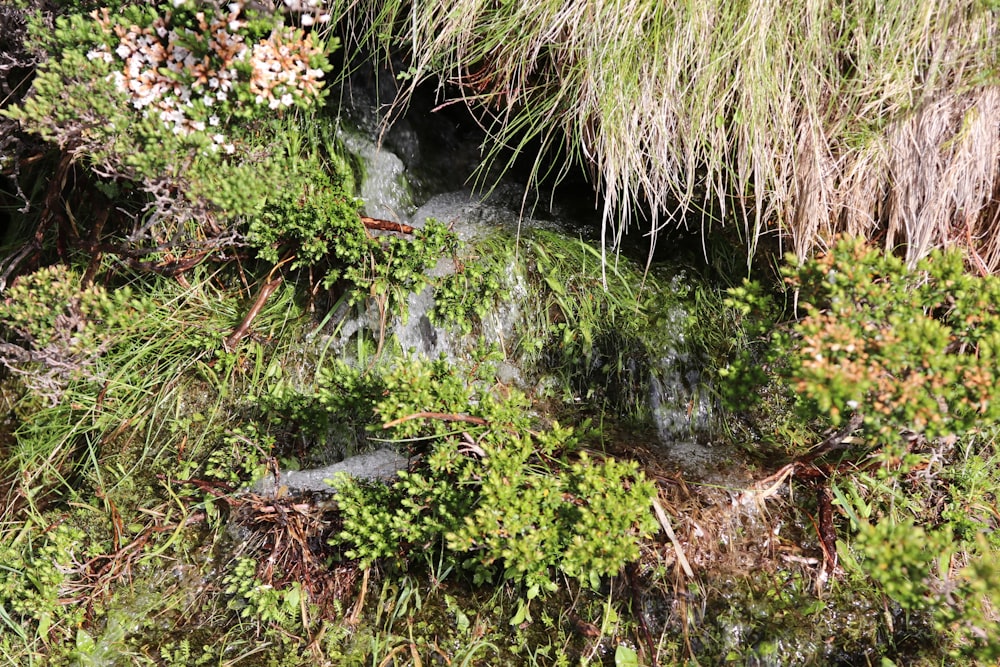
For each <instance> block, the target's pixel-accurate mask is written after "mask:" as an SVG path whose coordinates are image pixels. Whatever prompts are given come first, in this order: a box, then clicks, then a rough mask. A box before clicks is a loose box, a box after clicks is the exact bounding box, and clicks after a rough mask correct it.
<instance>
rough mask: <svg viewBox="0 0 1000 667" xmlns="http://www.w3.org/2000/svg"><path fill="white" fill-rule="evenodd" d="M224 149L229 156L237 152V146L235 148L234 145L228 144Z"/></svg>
mask: <svg viewBox="0 0 1000 667" xmlns="http://www.w3.org/2000/svg"><path fill="white" fill-rule="evenodd" d="M222 148H223V149H224V150H225V151H226V153H228V154H229V155H232V154H233V153H235V152H236V146H233V145H232V144H226V145H225V146H223V147H222Z"/></svg>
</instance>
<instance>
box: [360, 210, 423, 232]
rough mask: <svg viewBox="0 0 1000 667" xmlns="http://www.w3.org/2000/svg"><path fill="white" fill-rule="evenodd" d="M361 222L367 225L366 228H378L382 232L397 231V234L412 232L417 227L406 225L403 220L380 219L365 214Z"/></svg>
mask: <svg viewBox="0 0 1000 667" xmlns="http://www.w3.org/2000/svg"><path fill="white" fill-rule="evenodd" d="M361 223H362V224H363V225H364V226H365V229H377V230H379V231H382V232H396V233H397V234H412V233H413V232H415V231H416V229H417V228H416V227H411V226H410V225H404V224H403V223H401V222H392V221H391V220H379V219H378V218H369V217H368V216H365V215H362V216H361Z"/></svg>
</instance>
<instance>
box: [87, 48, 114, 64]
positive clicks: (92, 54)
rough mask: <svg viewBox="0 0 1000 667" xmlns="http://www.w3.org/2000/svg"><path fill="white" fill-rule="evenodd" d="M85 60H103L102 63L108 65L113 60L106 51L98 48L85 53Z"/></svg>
mask: <svg viewBox="0 0 1000 667" xmlns="http://www.w3.org/2000/svg"><path fill="white" fill-rule="evenodd" d="M87 60H103V61H104V62H106V63H109V62H111V61H112V60H113V58H112V57H111V54H110V53H108V52H107V50H105V49H104V48H99V49H91V50H90V51H87Z"/></svg>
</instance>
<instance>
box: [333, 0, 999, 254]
mask: <svg viewBox="0 0 1000 667" xmlns="http://www.w3.org/2000/svg"><path fill="white" fill-rule="evenodd" d="M340 5H341V7H340V13H341V15H343V16H345V17H346V19H347V25H348V26H349V32H351V33H352V35H353V39H355V40H356V41H357V45H361V44H367V45H369V46H374V47H375V48H376V52H385V51H386V50H389V49H392V48H393V47H399V46H405V47H406V48H408V49H409V52H410V53H411V54H412V68H411V70H410V71H409V72H408V73H407V74H408V75H409V76H407V77H405V80H406V81H407V82H408V83H407V84H406V85H405V86H404V88H403V90H402V94H401V97H400V102H401V103H404V104H405V100H406V99H407V97H408V95H409V93H411V92H412V90H413V89H414V87H415V86H416V85H417V84H418V83H419V82H420V81H424V80H427V79H428V78H437V80H438V81H440V82H441V84H442V89H441V90H442V92H443V93H445V94H446V95H451V96H452V97H453V98H456V97H457V98H460V99H462V100H463V101H465V102H467V103H469V104H470V105H472V106H473V107H474V108H475V109H478V110H479V111H480V112H481V113H482V114H483V119H484V122H485V124H486V125H487V127H488V129H489V130H490V132H491V139H490V143H489V145H488V147H487V149H486V157H487V158H488V160H487V161H489V160H492V159H496V158H497V157H499V156H500V155H501V153H502V148H504V147H507V148H515V149H524V148H525V147H527V146H528V145H533V146H537V145H538V143H540V145H541V146H542V148H543V150H542V151H541V152H540V153H539V155H540V156H541V155H551V151H548V150H547V149H549V148H563V149H565V153H564V154H566V155H568V156H569V157H568V158H567V163H573V162H578V163H581V164H583V165H585V166H586V167H587V168H588V169H590V170H591V171H592V174H593V176H594V180H595V183H596V185H597V187H598V188H599V189H600V190H601V191H602V193H603V195H604V219H605V223H606V224H605V228H606V231H607V232H608V235H607V236H606V238H605V240H606V241H608V242H613V241H615V240H617V238H619V235H620V234H621V233H622V232H623V231H624V230H625V229H626V228H627V227H628V225H629V224H630V222H632V221H633V218H634V217H635V215H636V214H635V212H636V211H640V210H649V211H651V212H652V217H651V219H648V220H646V221H645V224H647V225H648V226H649V229H650V232H651V235H652V237H653V239H654V240H655V237H656V233H657V232H658V231H660V230H662V229H663V228H664V227H665V226H669V225H678V224H684V225H687V224H689V223H691V222H697V219H698V216H697V215H696V213H697V212H698V211H713V213H712V214H711V215H709V214H706V213H702V214H701V217H700V224H701V225H702V226H703V227H705V226H707V225H709V224H711V223H712V222H713V221H715V220H721V221H731V220H738V221H740V222H741V223H742V225H743V229H744V230H745V234H746V237H747V241H748V243H749V245H750V248H751V251H752V250H753V249H754V246H755V243H756V241H757V239H759V238H760V236H761V235H762V234H766V233H777V234H779V235H780V236H781V238H782V239H783V240H784V241H785V242H786V243H787V244H788V245H789V246H790V249H792V250H794V251H795V252H797V253H798V254H800V255H802V254H806V253H807V252H809V251H810V250H811V249H813V248H815V247H817V246H823V245H825V244H826V243H827V241H828V239H830V238H831V237H832V236H833V235H834V234H837V233H840V232H849V233H853V234H863V235H866V236H868V237H870V238H873V239H877V240H878V241H879V242H881V243H883V244H884V245H885V246H887V247H889V248H892V249H894V250H897V251H900V252H903V253H905V256H906V257H907V259H908V260H909V261H911V262H914V261H916V259H917V258H919V257H921V256H923V255H924V254H926V253H927V252H928V251H929V250H930V249H931V248H933V247H935V246H941V245H945V244H949V243H960V244H963V245H966V246H967V247H969V248H970V249H971V250H974V251H975V253H976V254H975V255H972V256H971V257H972V260H973V262H974V263H975V265H976V266H977V267H978V268H979V269H980V270H983V271H987V270H996V269H997V268H998V267H1000V237H998V234H997V225H996V222H995V221H996V217H997V215H998V214H1000V210H998V206H997V204H996V201H995V200H994V197H993V194H994V192H995V191H996V188H997V187H1000V178H998V169H997V167H998V160H1000V132H998V126H1000V90H998V87H997V84H998V81H1000V79H998V68H997V63H998V48H997V46H996V45H997V44H998V43H1000V40H998V37H1000V16H998V13H997V11H996V10H995V9H993V7H994V5H993V3H989V2H984V1H982V0H942V1H940V2H903V1H901V0H886V1H882V2H872V1H870V0H869V1H861V2H849V3H844V2H839V1H835V0H704V1H701V2H691V1H690V0H688V1H683V0H533V1H531V2H527V1H522V2H502V3H498V2H495V1H494V0H431V1H427V2H420V3H410V2H407V1H405V0H379V1H378V2H376V1H374V0H351V1H350V2H347V1H346V0H340ZM444 84H449V85H455V86H456V87H457V90H458V91H460V92H459V93H458V94H457V95H456V94H455V93H454V92H452V91H454V90H455V89H456V88H451V87H447V88H446V87H445V85H444ZM446 101H447V100H446ZM534 142H538V143H534ZM567 166H568V165H567V164H563V165H559V164H556V165H551V164H545V163H542V161H541V159H539V160H537V161H536V163H535V175H536V176H541V175H543V174H547V173H550V172H555V173H556V174H558V173H559V170H560V169H565V168H566V167H567Z"/></svg>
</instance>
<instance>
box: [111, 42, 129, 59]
mask: <svg viewBox="0 0 1000 667" xmlns="http://www.w3.org/2000/svg"><path fill="white" fill-rule="evenodd" d="M115 53H117V54H118V57H119V58H121V59H122V60H125V59H126V58H128V57H129V56H130V55H132V49H131V48H129V47H128V46H127V45H126V44H119V45H118V48H117V49H115Z"/></svg>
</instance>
